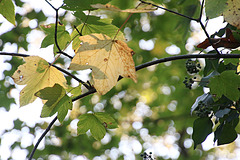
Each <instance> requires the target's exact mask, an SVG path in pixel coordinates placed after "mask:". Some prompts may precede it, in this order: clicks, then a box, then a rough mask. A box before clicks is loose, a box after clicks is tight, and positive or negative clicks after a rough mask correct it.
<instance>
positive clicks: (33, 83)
mask: <svg viewBox="0 0 240 160" xmlns="http://www.w3.org/2000/svg"><path fill="white" fill-rule="evenodd" d="M24 59H25V61H26V63H25V64H23V65H21V66H19V67H18V69H17V70H16V71H15V72H14V74H13V76H12V78H13V80H14V82H15V83H16V84H19V85H26V86H25V87H24V88H23V89H22V91H21V92H20V106H25V105H27V104H29V103H32V102H33V101H34V100H35V99H36V98H37V97H35V96H34V94H35V93H36V92H37V91H39V90H41V89H43V88H45V87H52V86H53V85H54V84H55V83H58V84H60V85H61V86H63V87H66V79H65V77H64V75H63V74H62V73H61V72H60V71H58V70H57V69H56V68H54V67H53V66H50V65H49V64H48V62H47V61H46V60H44V59H43V58H40V57H38V56H30V57H26V58H24Z"/></svg>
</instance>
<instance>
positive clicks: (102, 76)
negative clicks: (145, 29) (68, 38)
mask: <svg viewBox="0 0 240 160" xmlns="http://www.w3.org/2000/svg"><path fill="white" fill-rule="evenodd" d="M80 40H81V41H82V42H83V43H82V45H81V47H80V48H79V49H78V50H77V51H76V55H75V57H74V58H73V60H72V63H71V65H70V67H69V69H71V70H84V69H89V68H91V69H92V76H93V81H94V87H95V88H96V90H97V92H98V93H100V94H105V93H107V92H108V91H109V90H110V89H111V88H112V87H114V86H115V85H116V83H117V80H118V77H119V76H120V75H121V76H123V77H128V78H131V79H132V80H133V81H134V82H136V81H137V77H136V71H135V66H134V61H133V59H132V54H133V53H134V52H133V50H132V49H130V48H129V47H128V46H127V44H126V43H125V42H123V41H120V40H112V39H111V38H110V37H108V36H106V35H104V34H91V35H87V36H81V37H80Z"/></svg>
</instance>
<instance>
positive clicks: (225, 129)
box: [214, 123, 237, 145]
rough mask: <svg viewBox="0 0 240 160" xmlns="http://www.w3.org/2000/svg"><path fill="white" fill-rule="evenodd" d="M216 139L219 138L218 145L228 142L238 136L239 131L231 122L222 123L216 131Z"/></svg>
mask: <svg viewBox="0 0 240 160" xmlns="http://www.w3.org/2000/svg"><path fill="white" fill-rule="evenodd" d="M214 136H215V137H214V141H216V140H217V144H218V145H223V144H228V143H231V142H233V141H234V140H235V139H236V138H237V132H236V131H235V129H234V127H233V126H232V125H231V123H224V124H223V123H222V124H221V125H220V126H218V127H217V129H216V131H215V132H214Z"/></svg>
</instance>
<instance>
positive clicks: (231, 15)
mask: <svg viewBox="0 0 240 160" xmlns="http://www.w3.org/2000/svg"><path fill="white" fill-rule="evenodd" d="M226 5H227V8H226V9H225V11H224V12H223V16H224V19H225V21H227V22H228V23H230V24H231V25H233V26H235V27H237V28H238V29H240V1H239V0H228V1H227V3H226Z"/></svg>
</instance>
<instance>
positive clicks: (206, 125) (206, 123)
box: [192, 117, 213, 149]
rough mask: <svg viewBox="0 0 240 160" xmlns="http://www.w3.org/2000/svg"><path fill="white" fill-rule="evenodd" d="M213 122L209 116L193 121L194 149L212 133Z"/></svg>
mask: <svg viewBox="0 0 240 160" xmlns="http://www.w3.org/2000/svg"><path fill="white" fill-rule="evenodd" d="M212 127H213V123H212V121H211V119H210V118H209V117H203V118H198V119H196V120H195V121H194V123H193V135H192V138H193V141H194V149H195V148H196V147H197V145H198V144H201V143H202V142H203V141H204V140H205V139H206V138H207V136H208V135H209V134H210V133H212Z"/></svg>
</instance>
